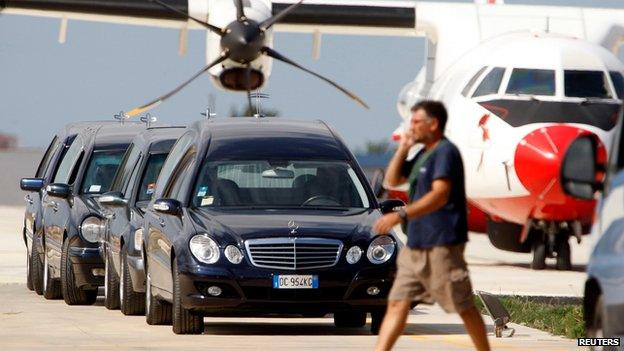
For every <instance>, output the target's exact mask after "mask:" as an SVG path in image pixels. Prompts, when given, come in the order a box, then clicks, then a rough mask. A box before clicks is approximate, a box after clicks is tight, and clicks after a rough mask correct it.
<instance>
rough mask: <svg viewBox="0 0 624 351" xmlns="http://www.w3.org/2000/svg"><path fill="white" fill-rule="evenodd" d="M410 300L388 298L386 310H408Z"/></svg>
mask: <svg viewBox="0 0 624 351" xmlns="http://www.w3.org/2000/svg"><path fill="white" fill-rule="evenodd" d="M411 304H412V301H410V300H390V301H388V310H393V311H403V310H409V309H410V307H411Z"/></svg>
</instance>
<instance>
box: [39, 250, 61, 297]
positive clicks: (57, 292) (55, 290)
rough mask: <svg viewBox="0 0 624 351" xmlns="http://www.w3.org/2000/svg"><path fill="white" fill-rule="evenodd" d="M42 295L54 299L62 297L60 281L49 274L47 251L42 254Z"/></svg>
mask: <svg viewBox="0 0 624 351" xmlns="http://www.w3.org/2000/svg"><path fill="white" fill-rule="evenodd" d="M44 251H45V249H44ZM43 297H44V298H45V299H46V300H56V299H60V298H61V297H62V292H61V283H60V282H59V281H58V280H55V279H52V277H51V276H50V264H49V263H48V254H47V253H46V254H44V255H43Z"/></svg>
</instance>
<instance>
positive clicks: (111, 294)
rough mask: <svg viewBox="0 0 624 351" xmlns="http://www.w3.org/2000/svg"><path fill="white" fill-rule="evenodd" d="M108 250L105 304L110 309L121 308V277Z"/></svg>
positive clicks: (106, 252) (105, 268)
mask: <svg viewBox="0 0 624 351" xmlns="http://www.w3.org/2000/svg"><path fill="white" fill-rule="evenodd" d="M112 265H113V262H112V260H111V258H110V254H109V253H108V250H106V251H105V254H104V306H105V307H106V308H107V309H109V310H116V309H118V308H119V277H118V276H117V273H115V268H114V267H113V266H112Z"/></svg>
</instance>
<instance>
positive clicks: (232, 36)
mask: <svg viewBox="0 0 624 351" xmlns="http://www.w3.org/2000/svg"><path fill="white" fill-rule="evenodd" d="M150 1H153V2H155V3H157V4H160V5H161V6H163V7H164V8H166V9H168V10H169V11H172V12H175V13H177V14H179V15H182V16H184V17H186V18H188V19H190V20H192V21H194V22H196V23H199V24H200V25H202V26H204V27H205V28H206V29H208V30H210V31H211V32H213V33H215V34H217V35H219V36H220V37H221V42H220V44H221V49H222V52H221V55H220V56H219V57H218V58H217V59H216V60H214V61H213V62H211V63H210V64H208V65H207V66H206V67H204V68H202V69H201V70H200V71H199V72H197V73H196V74H195V75H193V76H192V77H191V78H190V79H188V80H186V81H185V82H184V83H182V84H180V85H179V86H178V87H176V88H175V89H173V90H172V91H170V92H168V93H167V94H165V95H162V96H160V97H158V98H156V99H154V100H152V101H150V102H149V103H147V104H145V105H142V106H140V107H137V108H134V109H132V110H131V111H130V112H128V113H127V114H126V116H127V117H133V116H136V115H138V114H140V113H142V112H145V111H147V110H150V109H152V108H154V107H156V106H158V105H160V104H161V103H162V102H164V101H165V100H167V99H168V98H170V97H171V96H173V95H175V94H176V93H177V92H179V91H180V90H182V89H183V88H184V87H186V86H187V85H188V84H189V83H191V82H192V81H193V80H195V79H196V78H197V77H199V76H200V75H202V74H203V73H205V72H207V71H208V70H209V69H210V68H211V67H213V66H215V65H217V64H219V63H221V62H223V61H225V60H226V59H229V60H232V61H234V62H236V63H238V64H241V65H243V66H244V68H245V73H244V79H245V81H244V84H245V89H246V90H247V102H248V103H249V106H250V107H251V97H250V94H251V70H252V68H251V62H253V61H254V60H256V59H257V58H258V57H260V56H261V55H267V56H269V57H271V58H273V59H275V60H278V61H282V62H284V63H286V64H289V65H291V66H293V67H295V68H298V69H300V70H303V71H305V72H307V73H309V74H311V75H313V76H315V77H317V78H319V79H322V80H323V81H325V82H327V83H329V84H331V85H332V86H334V87H335V88H336V89H338V90H340V91H341V92H342V93H344V94H345V95H347V96H348V97H350V98H351V99H353V100H354V101H356V102H357V103H358V104H360V105H362V106H363V107H364V108H367V109H368V108H369V107H368V105H367V104H366V103H365V102H364V100H362V99H361V98H359V97H358V96H357V95H355V94H354V93H352V92H350V91H349V90H347V89H345V88H343V87H342V86H340V85H339V84H338V83H336V82H334V81H332V80H330V79H329V78H326V77H323V76H322V75H320V74H318V73H316V72H313V71H311V70H309V69H307V68H305V67H303V66H301V65H299V64H298V63H296V62H294V61H292V60H291V59H289V58H287V57H286V56H284V55H282V54H280V53H279V52H277V51H275V50H274V49H272V48H270V47H268V46H266V45H265V43H266V31H267V30H268V29H270V28H271V26H273V25H274V24H275V23H277V22H279V21H280V20H281V19H283V18H284V17H285V16H287V15H288V14H289V13H291V12H292V11H293V10H295V9H296V8H297V7H298V6H299V5H301V3H302V2H303V0H300V1H298V2H296V3H293V4H292V5H290V6H288V7H287V8H286V9H285V10H283V11H282V12H280V13H278V14H276V15H274V16H272V17H270V18H268V19H266V20H264V21H262V22H261V23H258V22H256V21H254V20H252V19H249V18H247V17H246V16H245V12H244V6H243V0H234V4H235V6H236V20H235V21H232V22H231V23H230V24H228V25H227V26H226V27H225V28H219V27H216V26H214V25H211V24H209V23H207V22H204V21H202V20H200V19H197V18H195V17H192V16H190V15H188V14H186V13H184V12H182V11H180V10H178V9H176V8H174V7H172V6H170V5H168V4H166V3H164V2H163V1H161V0H150Z"/></svg>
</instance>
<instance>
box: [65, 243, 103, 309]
mask: <svg viewBox="0 0 624 351" xmlns="http://www.w3.org/2000/svg"><path fill="white" fill-rule="evenodd" d="M61 287H62V290H63V299H64V300H65V303H66V304H68V305H92V304H93V303H94V302H95V300H96V299H97V289H94V290H83V289H81V288H79V287H77V286H76V278H75V276H74V266H73V265H72V262H71V260H70V259H69V239H66V240H65V241H64V242H63V250H62V251H61Z"/></svg>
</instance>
